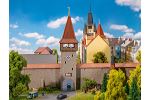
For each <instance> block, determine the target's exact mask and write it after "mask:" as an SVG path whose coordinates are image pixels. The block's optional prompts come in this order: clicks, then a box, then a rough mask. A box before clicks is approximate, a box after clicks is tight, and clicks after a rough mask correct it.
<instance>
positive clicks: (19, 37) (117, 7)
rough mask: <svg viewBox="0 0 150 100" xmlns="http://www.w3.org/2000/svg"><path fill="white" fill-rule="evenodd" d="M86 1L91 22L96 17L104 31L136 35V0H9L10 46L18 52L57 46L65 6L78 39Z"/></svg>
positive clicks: (138, 27) (138, 4)
mask: <svg viewBox="0 0 150 100" xmlns="http://www.w3.org/2000/svg"><path fill="white" fill-rule="evenodd" d="M90 2H91V3H90ZM90 4H91V9H92V14H93V18H94V23H95V24H96V26H97V25H98V22H99V20H100V23H101V25H102V28H103V31H104V32H105V35H107V36H108V37H132V38H134V39H139V38H140V35H141V18H140V15H141V14H140V13H141V1H140V0H91V1H90V0H10V7H9V10H10V20H9V23H10V39H9V41H10V46H9V47H10V49H11V50H12V49H14V50H18V51H19V52H20V53H32V52H33V51H35V50H36V49H37V48H38V47H41V46H49V47H50V48H52V49H53V48H57V49H58V50H59V43H58V41H59V40H60V38H61V36H62V34H63V31H64V27H65V23H66V19H67V15H68V9H67V7H68V6H70V10H71V17H72V21H73V26H74V31H75V33H76V36H77V39H78V41H80V39H81V38H82V30H83V27H84V24H85V23H86V22H87V14H88V12H89V8H90Z"/></svg>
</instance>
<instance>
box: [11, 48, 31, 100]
mask: <svg viewBox="0 0 150 100" xmlns="http://www.w3.org/2000/svg"><path fill="white" fill-rule="evenodd" d="M26 65H27V62H26V60H25V59H24V58H23V57H22V56H21V55H19V54H18V52H15V51H11V52H10V53H9V92H10V96H11V97H12V98H14V99H15V98H17V97H18V96H19V95H20V94H22V93H23V92H25V91H26V90H27V89H28V83H29V82H30V78H29V76H28V75H22V74H21V71H22V68H23V67H26Z"/></svg>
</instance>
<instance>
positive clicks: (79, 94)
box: [68, 92, 94, 100]
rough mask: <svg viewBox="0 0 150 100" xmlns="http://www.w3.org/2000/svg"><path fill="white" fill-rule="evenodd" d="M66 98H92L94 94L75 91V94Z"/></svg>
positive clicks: (88, 99) (78, 99)
mask: <svg viewBox="0 0 150 100" xmlns="http://www.w3.org/2000/svg"><path fill="white" fill-rule="evenodd" d="M68 100H94V95H93V94H91V93H83V92H77V93H76V95H75V96H72V97H70V98H68Z"/></svg>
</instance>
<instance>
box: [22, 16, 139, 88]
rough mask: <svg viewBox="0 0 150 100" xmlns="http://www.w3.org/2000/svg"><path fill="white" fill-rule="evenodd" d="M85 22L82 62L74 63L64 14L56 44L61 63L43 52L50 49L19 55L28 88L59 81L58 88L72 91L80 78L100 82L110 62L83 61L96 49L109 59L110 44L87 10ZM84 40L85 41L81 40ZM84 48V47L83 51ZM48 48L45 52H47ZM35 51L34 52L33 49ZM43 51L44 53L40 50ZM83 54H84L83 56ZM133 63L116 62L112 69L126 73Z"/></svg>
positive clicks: (74, 50) (74, 52) (72, 43)
mask: <svg viewBox="0 0 150 100" xmlns="http://www.w3.org/2000/svg"><path fill="white" fill-rule="evenodd" d="M88 16H89V18H88V25H87V26H86V27H85V28H86V29H85V31H86V32H85V33H84V38H83V41H82V42H83V45H82V53H81V54H82V57H81V58H82V63H81V64H77V61H76V60H77V51H78V41H77V39H76V37H75V33H74V29H73V25H72V21H71V16H70V15H68V18H67V22H66V26H65V29H64V33H63V35H62V38H61V40H60V41H59V43H60V52H61V62H60V63H59V64H57V60H56V56H55V55H51V53H48V54H45V53H47V52H48V51H50V49H46V50H43V49H40V50H36V52H35V54H32V55H28V54H27V55H22V56H23V57H24V58H25V59H26V60H27V66H26V67H24V68H23V70H22V74H27V75H29V77H30V79H31V82H30V84H29V88H37V89H38V88H40V87H44V86H47V85H53V86H56V85H58V84H59V83H60V86H61V90H63V91H72V90H76V89H79V88H80V85H81V84H82V81H83V78H89V79H94V80H96V81H97V83H98V84H101V83H102V79H103V75H104V73H108V72H109V70H110V69H112V64H114V63H110V62H109V63H95V64H94V63H86V62H91V60H92V55H93V54H94V53H95V52H97V51H103V52H105V54H106V56H107V57H108V60H111V57H112V56H111V55H112V50H113V49H114V48H112V46H109V45H110V44H108V42H107V41H108V40H109V39H106V37H105V35H104V34H103V30H102V28H101V25H100V23H99V25H98V28H97V30H96V29H95V28H96V27H95V25H94V24H93V19H92V14H91V13H89V15H88ZM84 40H85V41H86V42H85V41H84ZM83 49H84V50H83ZM47 50H48V51H47ZM37 51H38V52H37ZM41 51H43V52H44V53H41ZM84 56H86V57H84ZM136 66H137V63H117V64H114V65H113V67H115V68H117V69H118V68H123V69H125V70H126V73H127V75H128V76H129V71H130V70H133V69H134V68H135V67H136Z"/></svg>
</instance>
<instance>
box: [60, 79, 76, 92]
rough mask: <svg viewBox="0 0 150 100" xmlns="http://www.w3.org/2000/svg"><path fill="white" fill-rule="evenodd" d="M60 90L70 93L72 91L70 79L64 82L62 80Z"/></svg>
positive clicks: (72, 84) (72, 85)
mask: <svg viewBox="0 0 150 100" xmlns="http://www.w3.org/2000/svg"><path fill="white" fill-rule="evenodd" d="M62 90H63V91H72V90H74V83H73V80H71V79H65V80H63V83H62Z"/></svg>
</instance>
